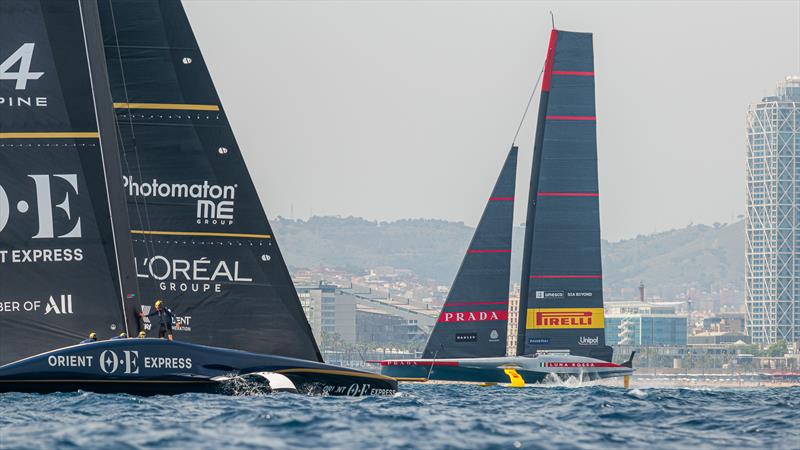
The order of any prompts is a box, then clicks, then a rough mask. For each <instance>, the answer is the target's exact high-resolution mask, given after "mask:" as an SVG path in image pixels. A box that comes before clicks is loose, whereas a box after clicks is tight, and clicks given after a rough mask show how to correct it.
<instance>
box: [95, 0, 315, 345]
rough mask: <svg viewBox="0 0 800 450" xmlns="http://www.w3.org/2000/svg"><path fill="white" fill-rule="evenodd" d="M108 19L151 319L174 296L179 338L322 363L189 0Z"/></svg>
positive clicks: (134, 4) (136, 8) (107, 8)
mask: <svg viewBox="0 0 800 450" xmlns="http://www.w3.org/2000/svg"><path fill="white" fill-rule="evenodd" d="M100 13H101V14H100V18H101V22H102V25H103V39H104V44H105V49H106V59H107V62H108V73H109V77H110V79H111V91H112V95H113V98H114V107H115V110H116V113H117V114H116V119H117V127H118V133H119V136H120V142H121V149H122V154H123V179H122V180H121V182H122V183H123V186H124V188H125V191H126V193H127V196H128V207H129V213H130V216H131V233H132V235H133V238H134V250H135V253H136V268H137V274H138V278H139V284H140V288H141V292H142V303H143V304H144V305H146V306H144V307H143V309H144V310H145V311H144V312H145V313H147V312H149V310H150V305H152V304H153V303H154V302H155V300H156V299H163V300H164V302H165V304H166V306H167V307H168V308H170V309H171V310H172V311H173V312H174V313H175V314H176V315H177V319H176V324H177V325H178V328H176V330H175V334H176V335H175V338H176V339H179V340H183V341H189V342H193V343H198V344H206V345H212V346H217V347H225V348H233V349H239V350H246V351H252V352H257V353H266V354H275V355H282V356H290V357H296V358H302V359H308V360H321V356H320V354H319V350H318V348H317V345H316V342H315V341H314V338H313V335H312V333H311V328H310V326H309V324H308V322H307V320H306V318H305V315H304V313H303V309H302V307H301V305H300V302H299V299H298V296H297V293H296V291H295V289H294V286H293V284H292V280H291V278H290V276H289V272H288V270H287V268H286V265H285V263H284V260H283V257H282V256H281V253H280V250H279V249H278V245H277V243H276V241H275V238H274V236H273V235H272V229H271V227H270V225H269V222H268V220H267V217H266V214H265V212H264V209H263V208H262V205H261V202H260V200H259V196H258V194H257V192H256V189H255V186H254V185H253V182H252V180H251V178H250V175H249V173H248V170H247V167H246V166H245V163H244V160H243V157H242V154H241V152H240V149H239V147H238V145H237V143H236V140H235V138H234V135H233V132H232V130H231V127H230V124H229V123H228V118H227V115H226V114H225V110H224V109H223V108H222V105H221V103H220V99H219V97H218V95H217V92H216V90H215V88H214V84H213V82H212V80H211V76H210V74H209V72H208V68H207V67H206V64H205V62H204V60H203V55H202V54H201V52H200V49H199V47H198V45H197V42H196V40H195V37H194V34H193V32H192V29H191V27H190V24H189V21H188V19H187V17H186V14H185V12H184V10H183V6H182V5H181V3H180V1H179V0H100ZM231 70H235V69H233V68H232V69H231ZM250 75H252V74H250ZM242 76H249V75H248V74H246V73H244V72H243V73H242ZM268 129H269V124H265V132H268ZM253 151H259V152H269V151H275V149H266V148H265V149H254V150H253ZM268 172H269V171H267V172H266V173H265V174H264V175H265V176H268V175H267V174H268ZM142 327H143V328H144V329H145V330H146V331H147V333H148V335H150V336H153V335H155V334H156V333H157V329H156V328H157V327H156V324H154V323H151V322H150V321H149V320H146V321H144V323H143V324H142Z"/></svg>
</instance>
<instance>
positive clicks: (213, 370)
mask: <svg viewBox="0 0 800 450" xmlns="http://www.w3.org/2000/svg"><path fill="white" fill-rule="evenodd" d="M276 380H284V381H286V380H288V381H289V382H290V384H291V385H292V388H293V389H291V390H296V391H297V392H300V393H307V394H321V395H342V396H362V395H390V394H393V393H395V392H396V391H397V381H396V380H394V379H392V378H389V377H386V376H383V375H378V374H373V373H369V372H361V371H357V370H352V369H347V368H343V367H337V366H332V365H329V364H323V363H317V362H313V361H305V360H300V359H294V358H286V357H281V356H274V355H261V354H256V353H248V352H242V351H238V350H229V349H224V348H218V347H208V346H202V345H196V344H189V343H185V342H179V341H168V340H164V339H120V340H110V341H102V342H95V343H91V344H82V345H75V346H71V347H65V348H61V349H57V350H53V351H50V352H47V353H42V354H40V355H36V356H32V357H29V358H25V359H23V360H20V361H17V362H13V363H10V364H6V365H4V366H2V367H0V392H37V393H52V392H72V391H77V390H84V391H91V392H98V393H128V394H133V395H162V394H183V393H189V392H208V393H218V394H238V393H241V392H252V391H254V390H256V391H267V392H268V391H271V390H273V389H272V388H271V387H270V386H271V385H272V384H274V383H276ZM279 382H280V381H279ZM281 387H282V388H283V387H285V386H284V385H283V384H281ZM281 390H285V389H281Z"/></svg>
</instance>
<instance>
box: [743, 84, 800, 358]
mask: <svg viewBox="0 0 800 450" xmlns="http://www.w3.org/2000/svg"><path fill="white" fill-rule="evenodd" d="M745 234H746V238H745V302H746V305H747V331H748V333H749V334H750V336H751V337H752V338H753V342H754V343H761V344H772V343H774V342H776V341H780V340H783V341H786V342H797V341H800V77H786V79H785V80H783V81H780V82H778V86H777V90H776V93H775V95H774V96H770V97H764V98H762V99H761V101H759V102H755V103H752V104H751V105H750V107H749V108H748V111H747V214H746V219H745Z"/></svg>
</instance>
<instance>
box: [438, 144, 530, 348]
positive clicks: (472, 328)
mask: <svg viewBox="0 0 800 450" xmlns="http://www.w3.org/2000/svg"><path fill="white" fill-rule="evenodd" d="M516 173H517V147H512V148H511V150H510V151H509V152H508V157H507V158H506V161H505V164H503V169H502V171H501V172H500V176H499V177H498V179H497V183H496V184H495V187H494V190H493V191H492V194H491V196H490V197H489V201H488V203H487V204H486V208H485V209H484V211H483V216H482V217H481V220H480V222H479V223H478V227H477V228H476V229H475V234H474V235H473V237H472V241H471V242H470V245H469V248H468V249H467V253H466V254H465V255H464V259H463V261H462V262H461V267H460V268H459V270H458V274H457V275H456V278H455V281H454V282H453V286H452V288H451V289H450V293H449V294H448V296H447V300H446V302H445V304H444V307H443V308H442V312H441V314H440V315H439V319H438V322H437V323H436V326H435V327H434V330H433V333H432V334H431V336H430V338H429V339H428V344H427V345H426V346H425V352H424V353H423V358H479V357H490V356H505V354H506V340H507V335H506V334H507V330H508V281H509V276H510V271H511V233H512V228H513V220H514V187H515V183H516Z"/></svg>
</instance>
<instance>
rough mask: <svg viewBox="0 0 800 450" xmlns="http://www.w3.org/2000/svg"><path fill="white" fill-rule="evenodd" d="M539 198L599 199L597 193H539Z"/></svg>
mask: <svg viewBox="0 0 800 450" xmlns="http://www.w3.org/2000/svg"><path fill="white" fill-rule="evenodd" d="M538 195H539V197H599V196H600V194H598V193H597V192H539V194H538Z"/></svg>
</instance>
